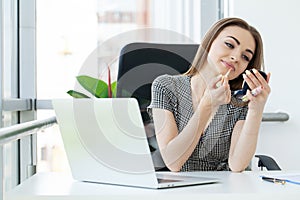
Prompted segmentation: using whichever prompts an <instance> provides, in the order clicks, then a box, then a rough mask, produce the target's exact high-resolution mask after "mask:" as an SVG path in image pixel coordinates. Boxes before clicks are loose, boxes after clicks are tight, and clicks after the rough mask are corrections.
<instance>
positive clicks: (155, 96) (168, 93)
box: [148, 75, 174, 115]
mask: <svg viewBox="0 0 300 200" xmlns="http://www.w3.org/2000/svg"><path fill="white" fill-rule="evenodd" d="M172 87H173V84H172V77H171V76H170V75H162V76H159V77H157V78H156V79H155V80H154V81H153V83H152V87H151V91H152V93H151V103H150V105H149V106H148V111H149V113H150V115H151V109H152V108H161V109H165V110H169V111H171V112H174V105H173V104H174V103H173V102H174V93H173V92H172Z"/></svg>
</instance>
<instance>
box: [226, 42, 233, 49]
mask: <svg viewBox="0 0 300 200" xmlns="http://www.w3.org/2000/svg"><path fill="white" fill-rule="evenodd" d="M225 45H226V46H228V47H229V48H231V49H232V48H234V46H233V45H232V44H230V43H229V42H225Z"/></svg>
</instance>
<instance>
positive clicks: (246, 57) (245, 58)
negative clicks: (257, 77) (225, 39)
mask: <svg viewBox="0 0 300 200" xmlns="http://www.w3.org/2000/svg"><path fill="white" fill-rule="evenodd" d="M242 57H243V59H244V60H246V61H247V62H249V61H250V59H249V57H248V56H246V55H243V56H242Z"/></svg>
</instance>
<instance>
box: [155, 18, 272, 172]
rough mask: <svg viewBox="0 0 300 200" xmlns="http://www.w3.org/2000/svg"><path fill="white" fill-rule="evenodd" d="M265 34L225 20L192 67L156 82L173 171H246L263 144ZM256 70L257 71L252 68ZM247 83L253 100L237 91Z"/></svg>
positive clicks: (158, 126)
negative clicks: (260, 134)
mask: <svg viewBox="0 0 300 200" xmlns="http://www.w3.org/2000/svg"><path fill="white" fill-rule="evenodd" d="M262 68H263V44H262V39H261V36H260V34H259V32H258V31H257V30H256V29H255V28H253V27H252V26H250V25H248V23H247V22H245V21H244V20H242V19H239V18H225V19H221V20H220V21H218V22H217V23H215V24H214V25H213V26H212V27H211V28H210V30H209V31H208V32H207V33H206V35H205V37H204V39H203V41H202V43H201V45H200V46H199V49H198V51H197V54H196V56H195V58H194V61H193V63H192V66H191V68H190V69H189V70H188V71H187V72H186V73H185V74H183V75H177V76H170V75H163V76H160V77H158V78H156V79H155V80H154V82H153V84H152V101H151V104H150V106H149V108H150V111H151V112H152V116H153V121H154V126H155V132H156V138H157V142H158V146H159V149H160V152H161V155H162V158H163V160H164V162H165V164H166V166H167V167H168V168H169V169H170V170H171V171H194V170H231V171H235V172H240V171H243V170H244V169H245V168H246V167H247V166H248V165H249V163H250V161H251V159H252V157H253V155H254V152H255V149H256V144H257V138H258V132H259V127H260V124H261V120H262V114H263V110H264V106H265V103H266V101H267V98H268V95H269V93H270V86H269V85H268V82H269V79H270V73H269V74H268V75H267V80H265V79H264V77H263V76H262V75H261V74H260V73H259V72H258V71H257V70H261V69H262ZM250 69H254V70H252V71H253V73H251V72H250V71H249V70H250ZM244 81H245V82H247V84H248V85H249V87H250V89H255V88H258V87H259V88H260V89H261V90H260V91H259V94H258V95H253V94H252V93H251V92H250V90H248V91H247V94H246V97H247V100H248V101H247V103H244V102H243V101H242V100H239V99H237V98H236V97H235V96H234V95H233V92H234V91H236V90H239V89H241V88H242V84H243V82H244Z"/></svg>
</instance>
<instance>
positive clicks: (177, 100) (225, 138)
mask: <svg viewBox="0 0 300 200" xmlns="http://www.w3.org/2000/svg"><path fill="white" fill-rule="evenodd" d="M231 98H232V99H233V98H235V97H233V96H232V97H231ZM148 108H149V112H150V113H151V108H161V109H166V110H169V111H170V112H172V113H173V115H174V118H175V121H176V124H177V128H178V132H179V134H180V132H181V131H182V130H183V128H184V127H185V126H186V125H187V123H188V121H189V120H190V118H191V117H192V115H193V113H194V111H193V103H192V95H191V77H190V76H186V75H176V76H170V75H162V76H159V77H157V78H156V79H155V80H154V82H153V84H152V100H151V104H150V105H149V107H148ZM247 111H248V107H247V106H243V107H237V106H234V105H233V104H231V103H229V104H224V105H221V106H220V107H219V109H218V110H217V112H216V114H215V115H214V117H213V119H212V121H211V122H210V124H209V125H208V127H207V129H206V130H205V131H204V134H203V135H202V136H201V138H200V140H199V143H198V145H197V146H196V148H195V150H194V152H193V153H192V155H191V156H190V158H189V159H188V160H187V161H186V163H185V164H184V165H183V166H182V168H181V171H199V170H200V171H211V170H230V169H229V166H228V156H229V148H230V142H231V134H232V131H233V128H234V125H235V123H236V122H237V121H238V120H244V119H245V117H246V114H247Z"/></svg>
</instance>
